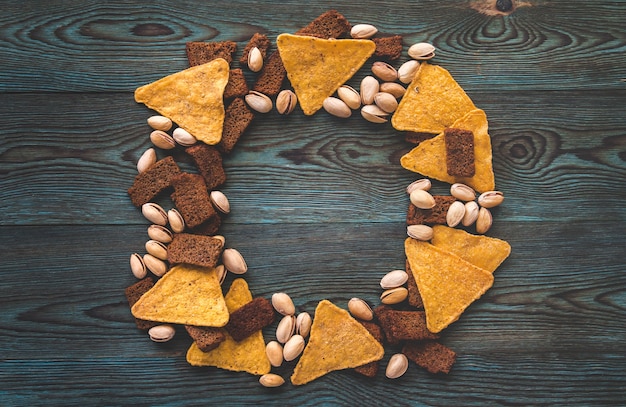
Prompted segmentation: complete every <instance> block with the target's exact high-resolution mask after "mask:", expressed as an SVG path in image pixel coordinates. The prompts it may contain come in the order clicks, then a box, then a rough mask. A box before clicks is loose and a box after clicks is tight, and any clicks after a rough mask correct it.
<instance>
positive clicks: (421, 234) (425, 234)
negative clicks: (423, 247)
mask: <svg viewBox="0 0 626 407" xmlns="http://www.w3.org/2000/svg"><path fill="white" fill-rule="evenodd" d="M433 233H434V232H433V228H431V227H430V226H428V225H409V226H407V227H406V234H407V235H409V237H412V238H413V239H417V240H421V241H424V242H426V241H428V240H430V239H432V238H433Z"/></svg>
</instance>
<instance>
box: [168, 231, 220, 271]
mask: <svg viewBox="0 0 626 407" xmlns="http://www.w3.org/2000/svg"><path fill="white" fill-rule="evenodd" d="M223 247H224V246H223V243H222V241H221V240H220V239H216V238H214V237H211V236H203V235H194V234H190V233H174V238H173V239H172V242H171V243H170V244H169V245H168V246H167V260H168V261H169V262H170V263H171V264H180V263H185V264H193V265H195V266H201V267H209V268H212V267H215V266H216V265H217V263H218V261H219V259H220V255H221V254H222V249H223Z"/></svg>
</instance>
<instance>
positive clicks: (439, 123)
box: [391, 62, 476, 162]
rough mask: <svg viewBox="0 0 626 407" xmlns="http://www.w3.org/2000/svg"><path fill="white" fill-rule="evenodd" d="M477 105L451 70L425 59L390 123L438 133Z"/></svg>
mask: <svg viewBox="0 0 626 407" xmlns="http://www.w3.org/2000/svg"><path fill="white" fill-rule="evenodd" d="M474 109H476V106H475V105H474V102H472V100H471V99H470V98H469V96H467V94H466V93H465V91H464V90H463V88H461V86H459V84H458V83H457V82H456V81H455V80H454V78H453V77H452V75H450V72H448V71H447V70H446V69H445V68H442V67H440V66H439V65H431V64H428V63H426V62H424V63H422V64H421V65H420V67H419V69H418V71H417V73H416V75H415V77H414V78H413V81H412V82H411V84H410V85H409V86H407V92H406V93H405V94H404V96H403V97H402V100H401V101H400V104H399V105H398V108H397V109H396V111H395V112H394V114H393V117H392V118H391V124H392V125H393V127H394V128H395V129H396V130H400V131H403V130H408V131H414V132H418V133H434V134H439V133H441V132H442V131H443V130H444V129H445V128H446V127H451V125H452V123H454V122H455V121H456V120H457V119H459V118H461V117H463V116H464V115H465V114H466V113H467V112H469V111H471V110H474ZM444 162H445V160H444Z"/></svg>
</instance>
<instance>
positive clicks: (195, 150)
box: [185, 143, 226, 191]
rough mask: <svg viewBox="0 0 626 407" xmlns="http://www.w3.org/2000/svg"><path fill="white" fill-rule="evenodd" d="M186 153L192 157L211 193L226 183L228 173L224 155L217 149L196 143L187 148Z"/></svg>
mask: <svg viewBox="0 0 626 407" xmlns="http://www.w3.org/2000/svg"><path fill="white" fill-rule="evenodd" d="M185 152H186V153H187V154H189V155H190V156H191V158H192V159H193V161H194V163H195V164H196V168H197V169H198V172H200V175H202V178H203V179H204V183H205V186H206V189H208V190H209V191H212V190H214V189H215V188H218V187H220V186H221V185H222V184H224V182H226V172H225V171H224V166H223V163H222V155H221V154H220V152H219V151H218V149H217V147H215V146H209V145H206V144H204V143H196V144H194V145H193V146H191V147H187V148H186V149H185Z"/></svg>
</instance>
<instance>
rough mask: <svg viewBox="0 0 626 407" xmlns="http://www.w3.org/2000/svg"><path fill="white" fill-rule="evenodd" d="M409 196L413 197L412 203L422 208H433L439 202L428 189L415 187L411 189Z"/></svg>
mask: <svg viewBox="0 0 626 407" xmlns="http://www.w3.org/2000/svg"><path fill="white" fill-rule="evenodd" d="M409 198H410V199H411V203H412V204H413V205H415V206H417V207H418V208H420V209H432V208H434V207H435V205H436V204H437V203H436V202H435V198H434V197H433V196H432V195H431V194H430V193H429V192H428V191H424V190H423V189H414V190H413V191H411V194H409Z"/></svg>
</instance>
